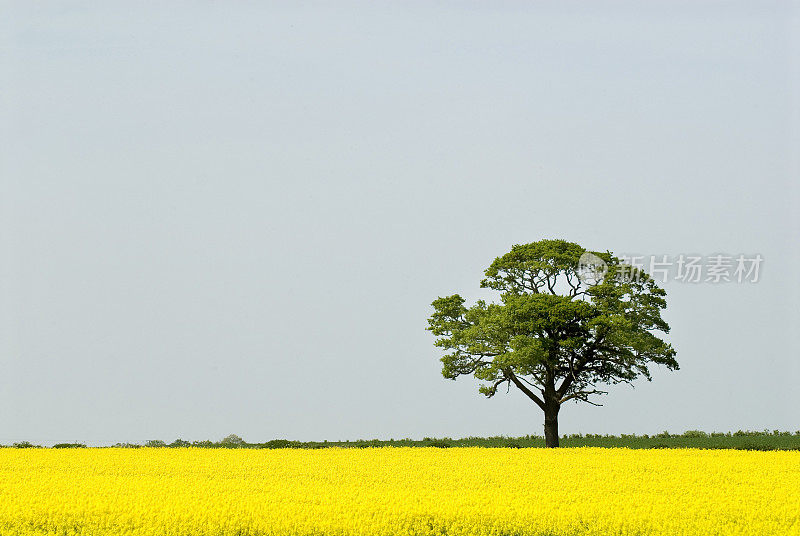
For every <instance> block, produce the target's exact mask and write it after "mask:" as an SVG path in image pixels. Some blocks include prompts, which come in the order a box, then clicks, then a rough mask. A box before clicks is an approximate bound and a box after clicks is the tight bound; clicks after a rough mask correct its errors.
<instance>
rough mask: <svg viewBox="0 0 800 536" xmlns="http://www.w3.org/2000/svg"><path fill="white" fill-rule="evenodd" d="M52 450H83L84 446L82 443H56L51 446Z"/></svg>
mask: <svg viewBox="0 0 800 536" xmlns="http://www.w3.org/2000/svg"><path fill="white" fill-rule="evenodd" d="M53 448H54V449H85V448H86V445H84V444H83V443H56V444H55V445H53Z"/></svg>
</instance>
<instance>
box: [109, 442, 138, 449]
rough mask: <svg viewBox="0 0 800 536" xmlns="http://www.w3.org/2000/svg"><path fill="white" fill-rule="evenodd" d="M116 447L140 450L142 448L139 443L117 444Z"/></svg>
mask: <svg viewBox="0 0 800 536" xmlns="http://www.w3.org/2000/svg"><path fill="white" fill-rule="evenodd" d="M114 446H115V447H116V448H118V449H140V448H142V446H141V445H140V444H138V443H115V444H114Z"/></svg>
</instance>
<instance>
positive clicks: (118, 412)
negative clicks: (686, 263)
mask: <svg viewBox="0 0 800 536" xmlns="http://www.w3.org/2000/svg"><path fill="white" fill-rule="evenodd" d="M645 4H646V5H642V3H630V4H625V3H597V2H593V3H591V4H588V3H587V5H582V4H579V3H561V2H553V3H535V4H522V3H510V2H509V3H478V2H441V3H427V2H418V3H367V2H364V3H353V4H341V3H336V5H335V6H332V5H331V4H324V3H306V4H302V5H301V4H297V3H289V2H287V3H283V4H277V3H276V4H268V3H245V2H238V3H229V2H215V3H211V2H193V3H178V2H166V3H165V2H161V3H158V2H153V3H149V4H142V3H136V4H133V3H130V2H95V3H88V2H86V3H84V2H68V3H64V2H58V3H56V2H52V3H46V2H45V3H35V4H34V3H30V2H22V1H20V2H0V6H2V7H1V8H0V11H1V12H2V16H1V17H0V129H2V130H0V181H2V182H1V183H0V186H1V189H0V203H1V204H0V210H2V213H1V214H2V219H1V220H0V223H1V224H2V229H0V408H2V409H0V443H10V442H12V441H18V440H23V439H27V440H31V441H36V442H41V443H52V442H54V441H70V440H79V441H86V442H89V443H95V444H103V443H113V442H117V441H144V440H147V439H152V438H160V439H164V440H167V441H170V440H173V439H175V438H177V437H182V438H184V439H206V438H211V439H218V438H221V437H223V436H225V435H227V434H229V433H236V434H239V435H241V436H242V437H244V438H245V439H247V440H249V441H264V440H268V439H272V438H277V437H286V438H293V439H331V440H334V439H345V438H350V439H355V438H373V437H380V438H389V437H394V438H399V437H406V436H411V437H417V438H419V437H423V436H453V437H459V436H469V435H497V434H504V435H522V434H527V433H536V434H541V433H542V416H541V413H540V411H539V410H538V408H536V407H534V406H533V405H532V404H530V403H529V402H528V401H527V399H525V398H524V396H523V395H521V394H519V393H517V392H514V391H512V392H510V393H509V394H508V395H506V394H505V393H502V394H499V395H498V396H497V397H495V398H494V399H491V400H486V399H484V398H483V397H482V396H481V395H479V394H478V393H477V383H476V382H475V381H474V380H470V379H466V378H465V379H461V380H459V381H457V382H451V381H448V380H445V379H443V378H442V377H441V374H440V363H439V361H438V357H439V354H438V352H437V349H435V348H434V347H433V345H432V342H433V341H432V339H433V338H432V336H431V335H430V334H429V333H428V332H426V331H425V329H424V328H425V326H426V318H427V316H428V315H429V313H430V308H429V304H430V302H431V301H432V300H433V299H434V298H436V297H437V296H439V295H446V294H451V293H454V292H459V293H461V294H462V295H464V296H465V297H468V298H469V299H474V298H476V297H479V296H486V297H491V295H490V294H487V293H485V292H480V291H479V289H478V281H479V280H480V278H481V275H482V270H483V269H485V268H486V267H487V266H488V264H489V263H490V262H491V260H492V259H493V258H494V257H495V256H497V255H500V254H502V253H504V252H506V251H507V250H508V249H509V248H510V247H511V245H512V244H515V243H524V242H531V241H535V240H539V239H542V238H554V237H558V238H564V239H567V240H571V241H575V242H578V243H580V244H581V245H583V246H585V247H587V248H590V249H597V250H605V249H610V250H612V251H614V252H617V253H640V254H644V255H649V254H669V255H677V254H680V253H685V254H691V253H696V254H703V255H710V254H715V253H728V254H731V255H736V254H740V253H744V254H756V253H758V254H761V255H762V256H763V258H764V263H763V265H762V272H761V281H759V282H758V283H757V284H749V285H747V284H727V285H713V284H696V285H692V284H685V283H678V282H674V281H669V282H667V283H666V284H665V288H666V289H667V291H668V302H669V307H668V309H667V311H666V313H665V318H666V319H667V320H668V321H669V322H670V323H671V325H672V329H673V331H672V334H671V335H670V336H669V340H670V341H671V342H672V343H673V344H674V346H675V348H676V349H677V351H678V361H679V362H680V364H681V367H682V368H681V370H680V371H679V372H675V373H666V372H661V371H657V372H656V373H655V379H654V381H653V382H652V383H647V382H639V383H638V384H637V387H636V389H631V388H629V387H620V388H614V389H612V393H611V395H609V396H608V397H606V398H605V400H604V404H605V406H604V407H602V408H595V407H591V406H578V405H572V404H570V405H567V406H566V407H565V408H564V409H563V411H562V413H561V431H562V432H564V433H573V432H584V433H585V432H591V433H633V432H635V433H653V432H659V431H662V430H665V429H667V430H670V431H673V432H680V431H684V430H687V429H698V428H699V429H705V430H708V431H711V430H733V431H735V430H737V429H740V428H741V429H764V428H769V429H773V428H780V429H789V430H797V429H800V421H798V418H797V407H798V406H800V393H799V392H798V389H797V385H798V383H800V363H799V361H798V360H799V358H800V356H799V355H798V344H797V335H798V325H800V324H799V321H800V315H799V314H798V306H797V304H798V298H800V296H799V295H798V294H800V293H799V292H798V289H799V288H800V284H799V283H798V278H797V274H796V273H795V271H794V268H795V267H797V266H798V265H800V256H799V255H798V229H799V228H800V226H798V223H799V222H798V218H797V212H798V208H799V205H798V188H797V183H798V151H797V147H798V146H800V143H799V142H800V136H799V135H798V131H799V129H798V124H799V123H800V120H799V117H800V115H799V114H798V108H799V107H798V98H797V96H798V90H800V83H799V82H798V81H799V80H800V78H799V77H798V52H799V51H800V50H799V49H798V41H797V39H796V37H794V36H797V35H800V26H799V25H798V4H797V3H789V2H774V3H772V2H757V3H756V2H753V3H750V4H747V3H726V2H709V3H696V2H683V3H681V2H665V3H662V4H655V3H645ZM793 39H794V40H793Z"/></svg>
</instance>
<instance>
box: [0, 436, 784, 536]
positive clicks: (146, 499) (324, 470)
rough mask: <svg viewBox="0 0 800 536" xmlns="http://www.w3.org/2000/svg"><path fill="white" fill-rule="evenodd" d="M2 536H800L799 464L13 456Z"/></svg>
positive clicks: (315, 455)
mask: <svg viewBox="0 0 800 536" xmlns="http://www.w3.org/2000/svg"><path fill="white" fill-rule="evenodd" d="M0 534H2V536H11V535H25V536H28V535H34V534H59V535H71V534H83V535H109V534H113V535H116V534H130V535H144V534H148V535H158V536H162V535H174V536H201V535H208V536H211V535H213V536H234V535H238V536H247V535H250V536H256V535H298V536H299V535H351V534H358V535H365V536H367V535H369V536H381V535H414V534H416V535H429V534H430V535H434V534H435V535H451V536H455V535H467V534H475V535H477V534H486V535H489V534H491V535H553V536H573V535H597V536H601V535H602V536H609V535H620V536H623V535H664V536H679V535H685V536H702V535H711V534H717V535H725V536H730V535H745V534H748V535H758V536H770V535H777V536H790V535H800V452H746V451H730V450H693V449H686V450H667V449H664V450H628V449H597V448H574V449H560V450H558V449H554V450H545V449H490V448H450V449H435V448H375V449H336V448H332V449H321V450H292V449H287V450H245V449H240V450H206V449H157V448H155V449H147V448H143V449H64V450H53V449H0Z"/></svg>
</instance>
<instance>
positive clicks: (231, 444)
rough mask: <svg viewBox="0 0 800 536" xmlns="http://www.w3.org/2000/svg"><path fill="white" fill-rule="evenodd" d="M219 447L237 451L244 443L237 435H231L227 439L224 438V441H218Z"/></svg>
mask: <svg viewBox="0 0 800 536" xmlns="http://www.w3.org/2000/svg"><path fill="white" fill-rule="evenodd" d="M219 445H220V446H221V447H225V448H228V449H238V448H241V447H243V446H244V445H245V443H244V439H242V438H241V437H239V436H238V435H236V434H231V435H229V436H228V437H226V438H225V439H223V440H222V441H220V442H219Z"/></svg>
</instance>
